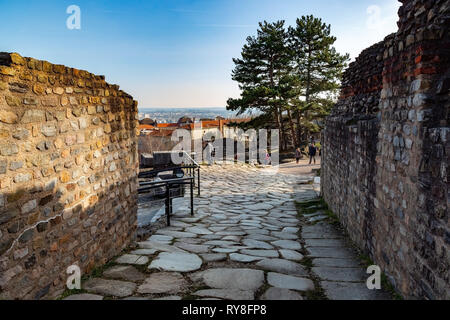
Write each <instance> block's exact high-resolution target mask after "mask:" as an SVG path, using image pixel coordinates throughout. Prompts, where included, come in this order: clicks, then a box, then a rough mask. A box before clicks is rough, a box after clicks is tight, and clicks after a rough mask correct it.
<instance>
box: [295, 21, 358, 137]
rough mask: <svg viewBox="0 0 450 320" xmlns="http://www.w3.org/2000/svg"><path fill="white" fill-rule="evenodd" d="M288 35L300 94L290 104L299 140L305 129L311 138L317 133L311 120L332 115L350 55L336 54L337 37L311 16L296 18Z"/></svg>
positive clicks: (329, 27)
mask: <svg viewBox="0 0 450 320" xmlns="http://www.w3.org/2000/svg"><path fill="white" fill-rule="evenodd" d="M288 33H289V47H290V49H291V52H292V54H293V56H292V58H293V63H294V67H293V74H294V76H295V77H296V78H297V81H295V84H296V86H297V90H296V91H297V93H298V95H297V96H296V97H295V98H294V99H292V101H291V105H292V106H293V108H294V109H295V115H296V117H297V136H298V139H299V140H300V139H301V138H302V127H303V128H305V132H304V135H305V136H306V138H308V136H309V133H310V132H311V130H314V125H313V123H312V121H313V120H317V119H323V118H324V117H325V116H326V115H328V114H329V112H330V110H331V108H332V106H333V104H334V99H333V98H334V95H335V94H336V93H337V90H338V89H339V87H340V79H341V77H342V72H343V70H344V69H345V68H346V66H347V62H348V60H349V55H348V54H345V55H341V54H339V53H338V52H337V51H336V49H335V48H334V47H333V45H334V43H335V42H336V37H334V36H332V35H331V26H330V25H327V24H325V23H323V22H322V19H319V18H315V17H314V16H312V15H311V16H303V17H301V18H300V19H297V21H296V26H295V28H293V27H289V31H288Z"/></svg>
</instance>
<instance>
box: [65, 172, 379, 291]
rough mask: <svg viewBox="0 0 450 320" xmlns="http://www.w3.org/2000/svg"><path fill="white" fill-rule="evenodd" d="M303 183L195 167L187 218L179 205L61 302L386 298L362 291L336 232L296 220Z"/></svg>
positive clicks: (306, 193)
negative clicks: (164, 222)
mask: <svg viewBox="0 0 450 320" xmlns="http://www.w3.org/2000/svg"><path fill="white" fill-rule="evenodd" d="M309 179H311V177H302V176H298V175H286V174H277V175H270V174H268V173H267V169H256V168H251V167H248V166H226V167H221V166H212V167H202V195H201V197H198V198H196V199H195V216H194V217H191V216H190V215H189V208H188V207H187V203H188V201H186V206H182V207H179V208H177V210H176V211H175V212H174V217H173V218H172V225H171V226H170V227H165V228H163V229H160V230H158V231H157V232H156V233H155V234H154V235H152V236H151V237H149V238H148V240H146V241H143V242H139V243H138V245H139V249H136V250H134V251H131V252H129V253H127V254H125V255H123V256H121V257H119V258H117V259H116V260H115V264H114V265H113V266H112V267H110V268H109V269H107V270H105V271H104V272H103V274H102V276H101V278H91V279H89V280H88V281H86V282H84V283H83V289H84V290H85V291H86V292H87V293H83V294H80V295H72V296H69V297H67V298H66V299H83V300H86V299H102V298H104V297H108V298H124V299H138V300H140V299H145V300H147V299H165V300H179V299H229V300H233V299H236V300H253V299H269V300H276V299H281V300H302V299H307V298H315V297H316V293H317V292H319V291H320V290H319V286H321V287H322V288H323V289H324V290H325V292H326V294H327V296H328V298H330V299H340V298H344V299H353V298H357V299H377V298H383V297H386V296H383V295H381V294H379V293H378V292H373V291H369V290H368V289H367V288H366V287H365V284H364V281H365V279H366V278H367V276H366V275H365V274H364V270H363V269H362V268H361V267H360V266H359V264H358V261H357V259H356V256H355V254H354V253H353V252H352V251H351V250H350V249H348V247H347V245H346V244H345V243H344V242H343V241H342V237H341V236H340V235H339V234H338V233H336V232H335V231H334V230H333V229H332V228H330V227H329V225H328V224H326V223H323V222H322V223H319V224H312V223H315V222H317V221H319V220H321V219H323V216H322V215H321V214H320V213H319V214H315V215H314V214H313V215H312V216H311V217H307V218H308V219H312V220H311V223H309V222H308V221H306V222H305V221H304V218H302V219H300V218H299V216H298V214H297V211H296V206H295V201H300V202H302V201H306V200H310V199H314V198H316V197H317V194H316V192H315V191H314V190H313V186H312V185H310V184H307V181H308V180H309ZM186 200H187V199H186ZM321 217H322V218H321ZM315 219H316V220H315ZM311 258H312V259H313V260H312V261H313V263H312V268H311V264H310V263H307V262H308V261H309V262H310V261H311Z"/></svg>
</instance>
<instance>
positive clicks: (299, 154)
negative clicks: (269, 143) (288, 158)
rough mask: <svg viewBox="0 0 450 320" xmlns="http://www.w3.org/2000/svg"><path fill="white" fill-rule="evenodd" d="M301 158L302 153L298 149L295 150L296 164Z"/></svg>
mask: <svg viewBox="0 0 450 320" xmlns="http://www.w3.org/2000/svg"><path fill="white" fill-rule="evenodd" d="M301 157H302V151H301V150H300V148H297V149H296V150H295V161H296V162H297V164H298V163H299V162H300V159H301Z"/></svg>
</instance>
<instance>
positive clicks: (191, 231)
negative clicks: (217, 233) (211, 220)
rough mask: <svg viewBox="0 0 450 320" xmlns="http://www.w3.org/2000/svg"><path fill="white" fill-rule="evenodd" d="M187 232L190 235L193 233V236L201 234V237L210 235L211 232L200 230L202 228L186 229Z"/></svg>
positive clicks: (204, 229)
mask: <svg viewBox="0 0 450 320" xmlns="http://www.w3.org/2000/svg"><path fill="white" fill-rule="evenodd" d="M186 231H187V232H190V233H195V234H201V235H205V234H212V232H211V231H210V230H208V229H206V228H202V227H190V228H186Z"/></svg>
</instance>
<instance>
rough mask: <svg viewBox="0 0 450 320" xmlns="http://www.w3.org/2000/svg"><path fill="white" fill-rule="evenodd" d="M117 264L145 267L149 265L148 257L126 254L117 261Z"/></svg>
mask: <svg viewBox="0 0 450 320" xmlns="http://www.w3.org/2000/svg"><path fill="white" fill-rule="evenodd" d="M116 263H120V264H134V265H140V266H142V265H144V264H147V263H148V257H146V256H139V255H136V254H124V255H123V256H120V257H119V258H117V259H116Z"/></svg>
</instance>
